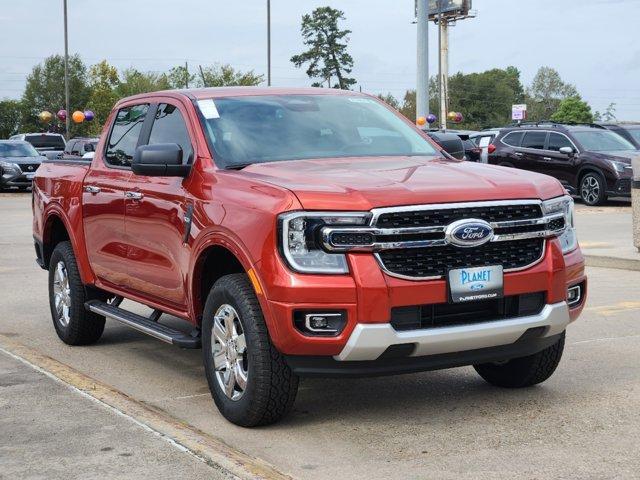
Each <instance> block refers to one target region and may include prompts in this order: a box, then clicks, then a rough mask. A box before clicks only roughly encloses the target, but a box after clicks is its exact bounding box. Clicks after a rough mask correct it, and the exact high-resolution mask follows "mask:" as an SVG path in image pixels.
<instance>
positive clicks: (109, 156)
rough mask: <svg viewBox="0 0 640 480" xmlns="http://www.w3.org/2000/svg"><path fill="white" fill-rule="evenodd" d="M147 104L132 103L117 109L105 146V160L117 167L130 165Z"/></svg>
mask: <svg viewBox="0 0 640 480" xmlns="http://www.w3.org/2000/svg"><path fill="white" fill-rule="evenodd" d="M147 110H149V105H134V106H132V107H125V108H121V109H120V110H118V114H117V115H116V119H115V122H114V123H113V128H112V129H111V134H110V135H109V141H108V142H107V148H106V153H105V160H106V161H107V163H108V164H110V165H114V166H117V167H130V166H131V161H132V160H133V154H134V153H135V151H136V147H137V146H138V137H140V131H141V130H142V124H143V123H144V119H145V117H146V115H147Z"/></svg>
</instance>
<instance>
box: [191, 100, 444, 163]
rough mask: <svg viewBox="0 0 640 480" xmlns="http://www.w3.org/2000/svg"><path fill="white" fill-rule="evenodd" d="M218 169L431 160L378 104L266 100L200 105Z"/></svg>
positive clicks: (424, 146)
mask: <svg viewBox="0 0 640 480" xmlns="http://www.w3.org/2000/svg"><path fill="white" fill-rule="evenodd" d="M197 103H198V106H199V107H200V111H201V112H202V115H203V117H204V119H205V130H206V133H207V136H208V137H209V142H210V144H211V146H212V147H213V150H214V152H213V153H214V156H215V160H216V163H218V164H220V166H223V167H228V168H233V167H234V166H236V167H237V166H242V165H247V164H252V163H264V162H275V161H280V160H298V159H307V158H336V157H362V156H370V157H375V156H433V155H436V151H435V149H434V148H433V147H432V146H431V144H430V143H429V142H428V141H427V140H426V139H425V138H424V137H423V136H422V135H420V133H418V132H417V131H415V130H414V129H413V128H411V126H409V125H407V124H406V123H405V122H404V121H403V120H401V119H400V118H398V116H396V115H395V114H394V113H393V112H391V111H390V110H389V109H387V108H386V107H385V106H384V105H382V104H380V103H378V102H377V101H376V100H374V99H371V98H367V97H363V96H346V95H265V96H247V97H231V98H220V99H215V100H212V99H208V100H199V101H198V102H197Z"/></svg>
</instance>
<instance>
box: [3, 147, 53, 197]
mask: <svg viewBox="0 0 640 480" xmlns="http://www.w3.org/2000/svg"><path fill="white" fill-rule="evenodd" d="M42 159H43V157H42V155H40V154H39V153H38V152H37V151H36V149H35V148H33V145H31V144H30V143H28V142H24V141H20V140H0V190H4V189H6V188H11V187H17V188H19V189H20V190H26V189H27V188H29V187H30V186H31V182H32V181H33V177H34V175H35V173H36V170H37V169H38V167H39V166H40V163H41V162H42Z"/></svg>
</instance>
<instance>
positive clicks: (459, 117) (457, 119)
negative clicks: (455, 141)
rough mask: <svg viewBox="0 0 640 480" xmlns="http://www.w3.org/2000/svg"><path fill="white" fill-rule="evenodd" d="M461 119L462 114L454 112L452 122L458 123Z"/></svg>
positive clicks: (462, 118)
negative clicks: (454, 116)
mask: <svg viewBox="0 0 640 480" xmlns="http://www.w3.org/2000/svg"><path fill="white" fill-rule="evenodd" d="M462 120H464V117H463V116H462V114H461V113H460V112H456V118H454V120H453V121H454V122H456V123H460V122H462Z"/></svg>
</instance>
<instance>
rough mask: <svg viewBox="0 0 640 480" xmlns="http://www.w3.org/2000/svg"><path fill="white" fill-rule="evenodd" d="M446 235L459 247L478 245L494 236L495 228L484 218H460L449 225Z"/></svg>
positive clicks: (449, 240) (451, 242) (448, 239)
mask: <svg viewBox="0 0 640 480" xmlns="http://www.w3.org/2000/svg"><path fill="white" fill-rule="evenodd" d="M445 237H446V239H447V242H448V243H450V244H452V245H457V246H458V247H477V246H480V245H483V244H485V243H487V242H488V241H490V240H491V239H492V238H493V228H491V225H489V224H488V223H487V222H485V221H484V220H474V219H471V220H458V221H457V222H453V223H452V224H450V225H449V226H448V227H447V229H446V231H445Z"/></svg>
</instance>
